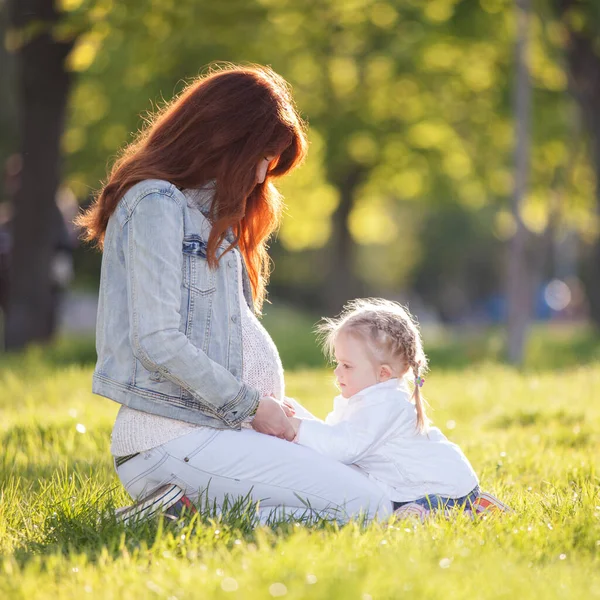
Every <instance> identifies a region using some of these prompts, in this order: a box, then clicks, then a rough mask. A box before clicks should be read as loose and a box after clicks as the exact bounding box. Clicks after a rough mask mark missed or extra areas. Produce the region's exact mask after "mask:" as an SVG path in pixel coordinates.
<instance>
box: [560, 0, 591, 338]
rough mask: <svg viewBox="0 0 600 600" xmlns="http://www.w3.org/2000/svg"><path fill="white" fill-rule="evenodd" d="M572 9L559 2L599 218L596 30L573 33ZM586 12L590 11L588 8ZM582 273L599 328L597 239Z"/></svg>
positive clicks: (573, 4)
mask: <svg viewBox="0 0 600 600" xmlns="http://www.w3.org/2000/svg"><path fill="white" fill-rule="evenodd" d="M576 6H578V7H579V9H580V10H582V7H581V5H580V4H579V3H577V2H573V1H572V0H561V1H560V2H559V12H560V16H561V18H562V21H563V23H564V25H565V27H566V29H567V31H568V36H569V37H568V45H567V64H568V69H569V86H570V88H571V91H572V93H573V95H574V97H575V99H576V100H577V103H578V104H579V107H580V109H581V114H582V118H583V122H584V125H585V129H586V130H587V131H588V132H589V136H590V145H591V150H592V152H591V154H592V164H593V166H594V171H595V173H596V216H597V218H598V219H600V55H599V54H598V50H597V48H596V46H595V45H596V44H597V39H598V38H597V31H596V29H594V28H593V26H592V25H588V28H587V29H584V30H582V31H575V30H573V29H572V28H571V27H570V20H569V18H568V12H569V9H570V8H571V7H576ZM588 12H592V10H591V9H590V8H588ZM594 36H595V37H594ZM595 48H596V49H595ZM585 270H586V272H585V275H584V284H585V288H586V293H587V297H588V300H589V304H590V317H591V319H592V321H593V323H594V324H595V326H596V327H597V328H600V239H596V242H595V244H594V246H593V248H592V252H591V254H590V257H589V262H588V264H587V265H586V269H585Z"/></svg>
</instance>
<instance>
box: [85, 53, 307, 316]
mask: <svg viewBox="0 0 600 600" xmlns="http://www.w3.org/2000/svg"><path fill="white" fill-rule="evenodd" d="M307 146H308V144H307V140H306V127H305V123H304V122H303V121H302V119H301V117H300V116H299V115H298V112H297V111H296V109H295V106H294V102H293V99H292V96H291V91H290V86H289V85H288V84H287V82H286V81H285V80H284V79H283V78H282V77H280V76H279V75H277V74H276V73H275V72H274V71H273V70H272V69H270V68H268V67H262V66H249V67H238V66H231V65H230V66H227V67H224V68H219V69H218V70H212V71H211V72H210V73H209V74H208V75H206V76H204V77H200V78H198V79H196V80H194V81H193V82H192V83H191V84H189V85H188V86H187V87H186V89H185V90H184V91H183V92H182V93H181V94H180V95H179V96H178V97H176V98H175V99H173V100H172V101H171V102H170V103H168V104H167V105H166V106H165V107H164V108H162V110H160V111H159V112H158V113H157V114H156V115H154V116H153V117H151V118H150V119H148V121H147V125H146V127H144V129H143V130H142V131H141V132H140V133H139V134H138V135H137V137H136V139H135V140H134V141H133V142H132V143H131V144H129V145H128V146H127V147H126V148H125V149H124V150H123V151H122V153H121V155H120V157H119V158H118V159H117V161H116V162H115V164H114V166H113V167H112V169H111V172H110V175H109V178H108V181H107V182H106V184H105V185H104V187H103V188H102V189H101V190H100V192H99V193H98V195H97V197H96V199H95V201H94V203H93V204H92V206H91V207H90V208H89V209H88V210H87V211H86V212H84V213H83V214H81V215H80V216H79V217H78V219H77V224H78V225H79V226H81V227H82V228H83V238H84V239H85V240H87V241H90V242H95V243H96V244H97V245H98V246H99V247H100V248H102V246H103V242H104V234H105V232H106V227H107V225H108V219H109V218H110V216H111V214H112V213H113V212H114V210H115V208H116V206H117V204H118V203H119V200H120V199H121V198H122V197H123V195H124V194H125V192H126V191H127V190H128V189H129V188H131V187H132V186H133V185H135V184H136V183H138V182H140V181H143V180H144V179H163V180H166V181H169V182H171V183H172V184H174V185H175V186H177V187H179V188H181V189H184V188H196V187H200V186H201V185H202V184H204V183H207V182H208V181H210V180H212V179H216V181H217V186H216V191H215V196H214V200H213V203H212V205H211V213H210V219H211V222H212V229H211V233H210V236H209V239H208V246H207V258H208V263H209V265H210V266H211V267H212V268H214V267H215V266H216V265H217V262H218V259H217V256H216V251H217V249H218V247H219V245H220V244H221V243H222V242H223V240H224V239H225V236H226V233H227V230H228V229H229V228H231V229H232V231H233V232H234V234H235V237H236V242H237V244H238V247H239V249H240V251H241V252H242V254H243V256H244V259H245V261H246V265H247V268H248V274H249V276H250V281H251V284H252V290H253V294H254V304H255V308H256V309H257V310H260V308H261V306H262V303H263V301H264V299H265V293H266V283H267V280H268V277H269V273H270V263H269V257H268V254H267V241H268V239H269V236H270V235H271V234H272V233H273V232H274V231H275V229H276V228H277V227H278V225H279V222H280V219H281V212H282V201H281V196H280V194H279V192H278V191H277V189H276V188H275V186H274V185H273V183H272V182H271V181H270V180H271V179H272V178H274V177H281V176H282V175H284V174H285V173H288V172H289V171H291V170H292V169H293V168H294V167H296V166H298V165H299V164H300V163H301V162H302V160H303V159H304V157H305V155H306V152H307ZM265 156H275V157H276V159H275V160H274V161H273V162H272V163H271V164H270V165H269V170H268V172H267V176H266V178H265V181H264V183H262V184H257V183H256V167H257V165H258V162H259V161H260V160H261V159H262V158H263V157H265ZM231 247H233V245H232V246H230V248H231ZM230 248H228V250H229V249H230Z"/></svg>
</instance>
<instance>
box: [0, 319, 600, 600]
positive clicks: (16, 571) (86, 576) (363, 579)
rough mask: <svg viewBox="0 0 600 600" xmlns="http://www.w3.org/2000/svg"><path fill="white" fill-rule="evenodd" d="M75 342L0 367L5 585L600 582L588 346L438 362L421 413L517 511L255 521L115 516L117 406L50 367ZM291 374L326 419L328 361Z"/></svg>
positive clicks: (414, 593) (7, 588) (318, 593)
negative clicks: (337, 521)
mask: <svg viewBox="0 0 600 600" xmlns="http://www.w3.org/2000/svg"><path fill="white" fill-rule="evenodd" d="M286 318H288V319H289V315H287V316H286ZM302 326H303V327H304V323H303V324H302ZM288 336H289V333H288ZM554 338H556V335H555V336H554ZM550 341H551V339H550V338H546V339H545V340H544V341H543V344H544V345H547V344H548V343H549V342H550ZM566 342H567V340H557V341H556V343H563V344H564V346H563V347H564V348H566V347H567V345H566ZM74 343H75V342H74V341H71V342H67V341H65V342H62V349H61V351H60V352H58V351H54V350H53V352H52V354H51V355H50V356H49V358H46V355H45V354H43V353H41V352H39V351H33V352H30V353H28V354H26V355H20V356H13V357H12V358H10V359H8V362H7V357H6V356H5V357H3V358H2V363H1V365H0V367H1V368H0V398H2V412H3V419H2V422H1V423H0V435H1V436H2V447H3V459H2V461H1V462H0V569H2V577H1V578H0V596H2V597H3V598H25V597H27V598H47V597H57V598H61V599H62V598H65V599H69V598H80V597H81V596H90V597H93V598H116V597H118V598H124V599H129V598H131V599H137V598H144V597H155V596H156V597H161V598H163V597H164V598H169V597H177V598H188V597H189V598H225V597H235V596H237V597H243V598H249V599H251V598H265V597H278V596H282V597H283V596H285V597H289V598H308V597H310V598H323V599H325V598H350V599H354V598H356V599H357V600H366V599H367V598H369V597H370V598H399V597H403V596H406V595H407V594H408V595H409V596H411V597H418V598H431V599H434V598H439V597H440V594H443V596H444V597H445V598H449V599H456V600H459V599H462V598H464V597H465V596H476V597H478V598H506V597H507V596H515V597H516V596H517V595H518V597H519V598H523V599H526V600H528V599H530V598H532V599H533V598H544V599H554V598H565V599H567V598H569V599H570V598H586V597H590V598H591V597H594V594H596V595H597V590H598V589H599V586H600V577H599V573H600V570H599V568H598V567H599V566H600V564H599V557H600V554H599V548H600V508H599V507H600V479H599V477H598V473H599V471H598V468H599V467H600V465H599V463H598V453H597V448H598V445H599V443H600V436H599V434H598V432H599V431H600V410H599V408H598V406H597V403H594V402H593V399H594V398H597V397H599V396H600V362H598V361H597V358H596V362H594V363H592V364H590V365H588V366H579V367H575V366H573V367H570V368H567V369H566V370H558V371H555V372H552V371H547V372H545V373H537V374H533V373H531V372H530V373H528V374H522V373H519V372H518V371H516V370H514V369H513V368H508V367H504V366H501V365H497V364H486V365H473V366H471V368H469V369H468V370H466V371H464V370H446V371H441V370H439V369H436V367H435V364H434V365H433V371H432V373H431V375H430V376H429V377H428V378H427V384H426V386H427V399H428V401H429V403H430V405H431V408H430V415H431V416H432V418H433V420H434V421H435V423H436V424H437V425H439V426H440V427H441V428H442V429H443V430H444V431H445V432H446V433H447V434H448V436H449V437H450V439H452V440H453V441H455V442H457V443H458V444H460V445H461V447H462V448H463V449H464V450H465V452H466V454H467V455H468V456H469V457H470V459H471V461H472V462H473V465H474V467H475V469H476V471H477V472H478V473H479V475H480V477H481V480H482V485H483V487H484V488H486V489H488V490H490V491H491V492H493V493H496V494H498V495H500V496H501V497H502V498H503V499H504V500H506V501H507V502H508V503H509V504H510V505H511V506H512V507H513V508H514V511H515V512H514V513H513V514H510V515H507V516H504V517H502V518H486V519H482V520H478V521H476V522H471V521H468V520H467V519H465V518H464V517H463V516H461V515H456V517H455V518H452V519H450V520H444V519H441V518H440V519H435V520H433V521H432V522H429V523H427V524H425V525H416V524H413V523H407V522H391V523H390V524H372V525H369V526H367V527H365V526H363V525H361V524H360V523H351V524H349V525H347V526H345V527H341V528H340V527H337V526H335V525H332V524H326V523H318V522H317V523H314V524H306V523H298V524H295V523H285V522H284V523H280V524H273V525H272V526H271V527H258V528H255V527H253V525H254V524H255V517H254V515H253V513H252V509H253V506H252V504H251V503H248V502H244V500H243V499H242V500H241V501H240V502H238V503H237V504H231V505H230V506H229V507H228V509H227V510H226V511H225V513H224V514H223V515H222V516H217V515H215V513H214V511H213V510H212V508H211V507H210V506H206V505H205V506H203V510H202V512H201V515H200V516H199V517H195V518H193V519H191V520H190V519H188V520H184V521H182V522H179V523H166V522H161V521H152V522H146V523H140V524H138V525H136V526H133V527H128V528H125V527H123V526H121V525H119V524H117V523H116V522H115V521H114V519H113V518H111V517H110V511H111V510H112V509H113V508H114V507H115V506H119V505H122V504H125V503H127V502H128V498H127V495H126V494H125V492H124V490H123V488H122V487H121V486H120V484H119V482H118V480H117V478H116V475H115V474H114V471H113V468H112V462H111V458H110V455H109V440H110V429H111V426H112V422H113V420H114V417H115V415H116V411H117V409H118V407H117V405H116V404H114V403H112V402H110V401H109V400H106V399H103V398H99V397H96V396H93V395H92V394H91V392H90V376H91V367H90V365H87V366H67V365H65V364H59V363H60V361H58V364H57V360H56V356H57V355H60V354H63V355H64V354H65V353H66V352H67V347H68V346H69V345H70V344H74ZM72 347H73V348H75V345H73V346H72ZM575 353H576V348H575V347H574V349H573V354H575ZM540 356H541V354H540ZM596 356H597V355H596ZM286 375H287V383H288V392H289V394H290V395H292V396H294V397H296V398H298V399H299V400H301V401H302V402H303V403H305V404H306V405H307V406H308V407H309V408H310V409H312V410H313V411H314V412H315V413H316V414H318V415H319V416H324V415H325V413H326V412H327V411H328V410H329V407H330V405H331V398H332V395H333V393H334V389H333V386H332V385H331V375H330V373H329V372H328V371H322V370H315V369H313V370H302V371H296V372H291V371H288V372H287V374H286ZM82 426H83V427H82Z"/></svg>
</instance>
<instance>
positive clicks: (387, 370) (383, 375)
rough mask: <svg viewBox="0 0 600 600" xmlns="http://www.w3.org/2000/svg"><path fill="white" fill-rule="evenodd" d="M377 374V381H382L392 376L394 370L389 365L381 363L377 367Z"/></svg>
mask: <svg viewBox="0 0 600 600" xmlns="http://www.w3.org/2000/svg"><path fill="white" fill-rule="evenodd" d="M378 375H379V383H382V382H384V381H387V380H388V379H391V378H392V377H394V372H393V371H392V367H390V365H381V366H380V367H379V372H378Z"/></svg>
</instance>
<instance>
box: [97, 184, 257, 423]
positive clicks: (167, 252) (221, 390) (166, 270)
mask: <svg viewBox="0 0 600 600" xmlns="http://www.w3.org/2000/svg"><path fill="white" fill-rule="evenodd" d="M213 195H214V183H212V184H211V183H209V184H207V185H205V186H203V187H202V188H200V189H197V190H185V191H180V190H179V189H178V188H177V187H175V186H174V185H173V184H171V183H168V182H166V181H160V180H146V181H142V182H140V183H138V184H137V185H135V186H134V187H132V188H131V189H129V190H128V192H127V193H126V194H125V196H124V197H123V198H122V199H121V201H120V202H119V204H118V206H117V208H116V210H115V211H114V213H113V214H112V215H111V217H110V219H109V222H108V227H107V230H106V236H105V240H104V253H103V257H102V272H101V277H100V294H99V306H98V319H97V325H96V351H97V353H98V362H97V364H96V369H95V371H94V378H93V387H92V390H93V391H94V393H96V394H99V395H101V396H106V397H107V398H110V399H112V400H115V401H116V402H119V403H121V404H125V405H127V406H129V407H131V408H134V409H137V410H141V411H145V412H149V413H153V414H156V415H160V416H163V417H170V418H172V419H179V420H182V421H187V422H189V423H195V424H198V425H208V426H210V427H215V428H218V429H226V428H236V429H239V428H240V424H241V422H242V421H243V420H244V419H245V418H246V417H247V416H248V415H249V414H250V413H251V412H252V411H253V410H254V409H255V408H256V406H257V405H258V401H259V392H258V391H257V390H255V389H253V388H250V387H248V386H247V385H245V384H244V383H242V382H241V376H242V331H241V314H240V298H239V291H238V290H239V283H238V268H237V261H236V257H235V256H233V255H231V254H228V255H225V256H223V258H222V259H221V260H220V261H219V264H218V267H217V268H216V269H214V270H213V269H210V268H209V267H208V263H207V260H206V243H207V241H208V236H209V233H210V229H211V224H210V222H209V220H208V219H207V217H206V215H207V214H208V207H209V206H210V202H211V200H212V197H213ZM229 240H231V238H229ZM228 245H229V241H228V242H224V243H223V244H222V246H221V247H220V248H219V251H218V253H217V256H221V255H222V252H223V250H224V249H225V248H226V247H227V246H228ZM242 262H243V261H242ZM242 284H243V285H242V288H243V290H244V296H245V300H246V302H247V303H248V305H249V306H250V308H252V293H251V289H250V283H249V280H248V275H247V273H246V270H245V268H244V269H243V281H242Z"/></svg>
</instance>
